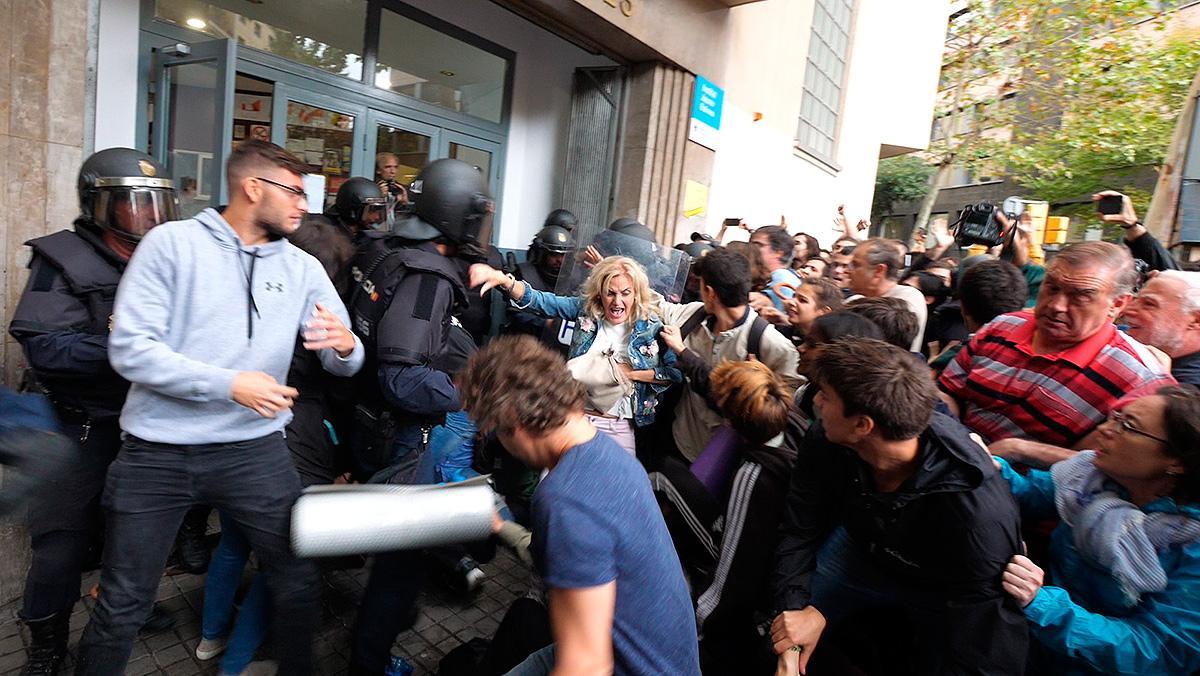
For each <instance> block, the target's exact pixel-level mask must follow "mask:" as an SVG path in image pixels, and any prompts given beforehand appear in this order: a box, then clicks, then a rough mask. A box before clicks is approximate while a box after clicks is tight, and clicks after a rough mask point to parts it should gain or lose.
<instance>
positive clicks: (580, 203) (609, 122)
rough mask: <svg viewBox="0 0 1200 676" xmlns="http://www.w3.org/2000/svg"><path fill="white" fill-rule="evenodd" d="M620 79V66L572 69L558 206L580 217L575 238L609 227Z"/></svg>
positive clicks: (621, 82)
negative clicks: (573, 72) (568, 123)
mask: <svg viewBox="0 0 1200 676" xmlns="http://www.w3.org/2000/svg"><path fill="white" fill-rule="evenodd" d="M624 82H625V69H624V68H620V67H613V68H578V69H576V70H575V82H574V85H573V88H572V101H571V131H570V133H569V135H568V138H567V158H566V159H567V161H566V166H565V167H564V169H563V188H562V205H561V206H563V207H564V208H567V209H570V210H571V211H572V212H573V213H574V214H575V216H576V217H578V219H579V228H578V230H577V231H576V237H577V238H579V241H585V239H586V238H587V237H589V236H590V235H591V234H594V233H595V232H598V231H599V230H601V229H603V228H604V227H605V226H607V225H608V217H609V213H610V210H611V199H612V190H613V163H614V160H615V156H616V141H617V127H618V126H619V123H620V113H621V95H622V90H623V88H624Z"/></svg>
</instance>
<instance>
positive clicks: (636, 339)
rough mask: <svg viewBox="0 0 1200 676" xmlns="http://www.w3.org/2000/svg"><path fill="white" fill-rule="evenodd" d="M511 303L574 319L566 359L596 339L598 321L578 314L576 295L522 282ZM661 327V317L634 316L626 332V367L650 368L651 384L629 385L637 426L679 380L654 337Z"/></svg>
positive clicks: (649, 416)
mask: <svg viewBox="0 0 1200 676" xmlns="http://www.w3.org/2000/svg"><path fill="white" fill-rule="evenodd" d="M513 305H514V306H516V307H517V308H518V309H521V310H525V311H528V312H532V313H534V314H538V315H541V316H543V317H549V318H555V319H567V320H575V321H576V325H575V333H574V335H573V336H572V337H571V347H570V348H568V349H567V359H574V358H575V357H578V356H579V355H581V354H585V353H586V352H587V351H588V349H589V348H591V347H592V343H593V342H595V341H596V331H597V329H598V328H599V322H600V321H601V320H597V319H594V318H592V317H585V316H583V315H582V311H583V299H582V298H579V297H578V296H556V295H554V294H552V293H550V292H548V291H538V290H537V289H534V288H533V287H531V286H530V285H528V284H526V285H525V295H524V296H521V299H520V300H518V301H513ZM662 327H663V323H662V320H661V319H659V318H658V317H651V318H650V319H638V320H637V321H636V322H634V324H633V331H632V332H631V333H630V334H629V353H628V354H627V355H626V356H627V357H628V358H629V364H630V366H632V367H633V368H634V369H635V370H638V371H643V370H647V369H653V370H654V382H653V383H640V382H635V383H634V384H633V385H634V393H635V395H636V402H635V406H634V410H633V423H634V424H635V425H637V426H638V427H641V426H643V425H649V424H650V423H652V422H654V415H655V412H656V409H657V408H658V402H659V395H661V394H662V393H663V392H664V391H666V389H667V388H668V387H670V386H671V385H673V384H675V383H678V382H681V381H683V372H682V371H680V370H679V369H678V368H676V367H675V361H676V356H675V353H674V352H672V351H671V350H669V349H666V347H665V346H660V345H659V342H658V340H657V339H658V332H659V331H661V330H662Z"/></svg>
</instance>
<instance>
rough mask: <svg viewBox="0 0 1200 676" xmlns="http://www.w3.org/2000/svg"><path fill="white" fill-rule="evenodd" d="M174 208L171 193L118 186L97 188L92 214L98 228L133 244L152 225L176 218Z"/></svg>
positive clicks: (157, 189)
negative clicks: (109, 231)
mask: <svg viewBox="0 0 1200 676" xmlns="http://www.w3.org/2000/svg"><path fill="white" fill-rule="evenodd" d="M178 206H179V202H178V199H177V198H176V196H175V191H174V190H170V189H167V188H143V187H129V186H121V187H112V188H101V189H99V190H98V191H97V194H96V202H95V206H94V208H93V213H94V215H95V219H96V224H97V225H99V226H100V227H102V228H105V229H108V230H111V231H112V232H113V233H115V234H116V235H118V236H119V237H121V238H122V239H125V240H127V241H131V242H137V241H138V240H140V239H141V238H142V236H143V235H145V234H146V233H147V232H150V229H151V228H153V227H154V226H156V225H159V224H161V223H166V222H167V221H173V220H175V219H176V218H178Z"/></svg>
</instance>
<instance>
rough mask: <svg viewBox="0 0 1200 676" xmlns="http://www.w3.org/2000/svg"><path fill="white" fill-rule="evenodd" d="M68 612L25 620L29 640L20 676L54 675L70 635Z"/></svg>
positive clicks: (63, 655) (60, 663) (65, 654)
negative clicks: (26, 656)
mask: <svg viewBox="0 0 1200 676" xmlns="http://www.w3.org/2000/svg"><path fill="white" fill-rule="evenodd" d="M70 621H71V615H70V613H58V614H57V615H51V616H49V617H44V618H42V619H40V620H26V621H25V624H26V625H28V626H29V634H30V637H31V639H32V640H31V641H30V643H29V659H28V660H27V661H26V662H25V668H24V669H22V670H21V676H54V675H55V674H57V673H58V668H59V666H61V665H62V661H63V658H64V657H66V656H67V637H68V636H70V633H71V629H70Z"/></svg>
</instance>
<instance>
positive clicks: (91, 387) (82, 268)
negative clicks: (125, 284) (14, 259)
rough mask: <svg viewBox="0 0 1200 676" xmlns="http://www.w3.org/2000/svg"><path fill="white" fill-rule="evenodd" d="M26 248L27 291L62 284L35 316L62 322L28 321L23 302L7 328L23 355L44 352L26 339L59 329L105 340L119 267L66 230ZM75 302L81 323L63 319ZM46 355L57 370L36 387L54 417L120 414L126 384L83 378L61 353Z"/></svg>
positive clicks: (109, 375) (41, 375) (113, 376)
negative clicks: (79, 308)
mask: <svg viewBox="0 0 1200 676" xmlns="http://www.w3.org/2000/svg"><path fill="white" fill-rule="evenodd" d="M26 244H27V245H28V246H29V247H30V248H32V249H33V251H34V258H33V262H32V263H31V265H30V267H31V268H32V273H31V274H32V275H33V277H32V278H31V279H30V282H29V287H28V289H29V291H34V292H48V291H50V290H51V289H52V288H54V287H55V286H56V285H57V284H58V280H59V279H61V280H63V281H64V282H65V283H66V288H65V289H62V291H61V293H60V292H56V293H42V294H40V298H39V300H38V301H37V302H38V309H37V315H38V316H40V317H43V318H45V317H54V316H56V315H57V316H61V317H63V318H64V319H63V321H61V322H57V323H51V324H47V321H48V320H46V319H38V318H37V317H34V316H29V315H28V314H27V310H26V308H27V307H28V309H29V310H32V309H33V307H32V306H28V305H27V304H28V303H29V302H30V301H29V300H27V299H24V298H23V299H22V301H23V302H22V303H21V304H19V305H18V306H17V311H16V313H15V314H14V316H13V319H12V324H11V325H10V332H11V333H12V334H13V336H15V337H16V338H17V339H18V340H21V341H22V344H23V345H25V346H26V349H29V350H35V349H49V348H48V347H47V346H45V345H40V346H39V345H36V344H30V341H29V340H28V339H30V338H33V337H35V336H38V335H43V334H46V333H52V332H56V331H63V330H70V331H73V332H79V333H85V334H92V335H96V336H103V337H105V338H106V339H107V337H108V334H109V331H110V330H111V323H112V313H113V303H114V301H115V299H116V293H117V284H118V283H119V282H120V281H121V270H120V269H119V267H118V266H117V265H116V264H115V263H114V262H113V261H112V260H110V259H108V258H107V257H105V256H103V255H102V254H101V253H100V252H98V251H97V250H96V248H95V247H94V246H93V245H92V244H90V243H89V242H88V241H87V240H86V239H84V238H83V237H82V236H80V235H79V234H77V233H75V232H73V231H70V230H64V231H61V232H56V233H54V234H52V235H47V236H45V237H39V238H37V239H33V240H30V241H28V242H26ZM76 303H79V304H81V305H83V308H84V310H85V311H86V313H87V319H86V321H85V322H78V320H77V319H72V320H70V321H68V320H66V319H65V317H66V316H67V315H68V313H74V312H77V311H76V310H74V309H73V306H75V304H76ZM68 324H70V326H68ZM41 356H42V357H46V356H47V355H41ZM49 356H50V357H59V359H52V361H61V362H62V364H61V366H60V368H58V369H54V370H51V371H48V372H42V371H40V370H39V371H37V372H36V376H37V380H38V383H39V384H40V385H41V386H42V387H43V388H44V389H45V390H46V391H47V392H48V393H49V394H50V396H51V398H52V400H53V401H54V403H55V405H56V406H58V407H59V411H60V413H62V412H64V411H66V412H69V413H75V414H77V413H78V412H83V413H85V414H86V415H87V416H88V417H90V418H93V419H97V420H100V419H108V418H115V417H116V416H117V415H119V414H120V412H121V407H122V405H123V404H124V403H125V395H126V393H127V392H128V391H129V383H128V381H126V380H125V379H124V378H121V376H119V375H118V374H117V373H115V372H113V371H112V370H111V369H105V371H104V372H102V373H95V372H94V371H92V370H91V369H89V370H88V371H87V372H86V373H84V372H77V371H76V370H75V369H74V368H72V365H71V364H70V360H69V359H66V358H65V357H66V355H65V354H61V355H49ZM40 361H43V362H44V361H45V360H44V359H42V360H40Z"/></svg>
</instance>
